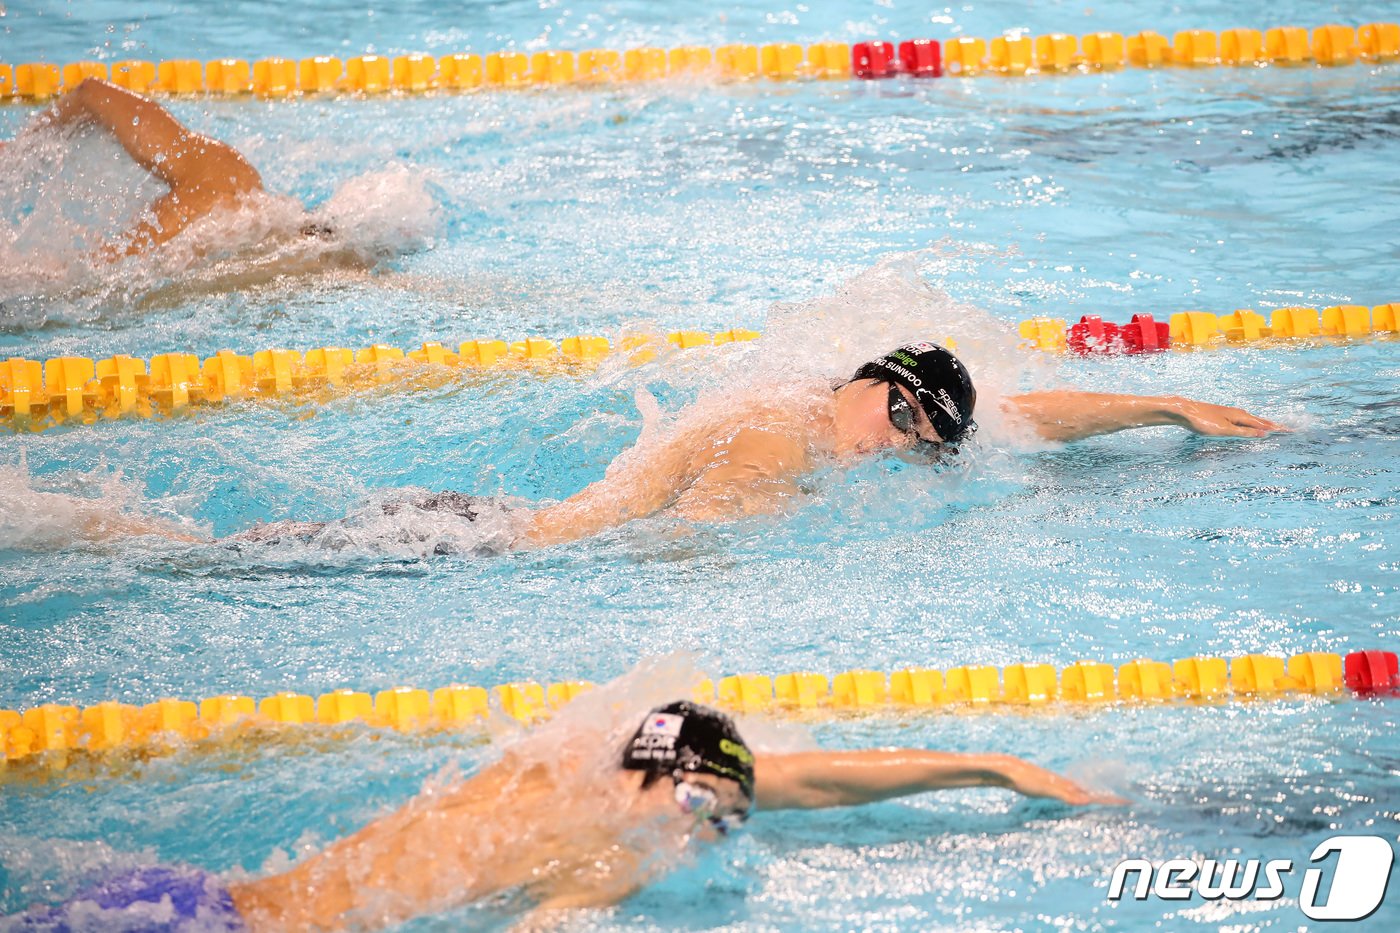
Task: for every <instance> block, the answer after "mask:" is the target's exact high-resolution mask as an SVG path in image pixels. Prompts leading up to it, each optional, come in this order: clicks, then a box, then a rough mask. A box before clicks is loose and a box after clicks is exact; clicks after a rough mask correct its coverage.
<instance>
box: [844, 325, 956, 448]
mask: <svg viewBox="0 0 1400 933" xmlns="http://www.w3.org/2000/svg"><path fill="white" fill-rule="evenodd" d="M861 380H875V381H876V382H878V383H881V384H884V385H885V386H888V389H887V390H886V396H885V402H884V404H885V407H886V411H885V416H886V417H887V418H888V419H889V423H890V425H891V426H892V427H893V428H894V429H895V430H896V431H898V432H899V433H901V434H906V435H909V436H911V437H913V438H915V439H917V440H918V441H919V442H921V443H923V444H928V443H930V442H931V443H933V444H956V443H957V442H958V441H960V440H963V439H964V438H966V437H968V436H969V435H970V434H972V432H974V431H976V430H977V423H976V422H975V421H973V420H972V410H973V408H974V407H976V405H977V390H976V389H975V388H974V387H973V385H972V376H971V375H969V374H968V371H967V367H966V366H964V365H963V364H962V361H961V360H959V359H958V358H957V357H956V356H954V355H953V354H951V353H949V352H948V351H947V350H945V349H944V348H943V347H940V346H938V345H937V344H932V343H909V344H905V345H904V346H902V347H899V348H897V349H895V350H893V351H891V352H889V353H887V354H885V355H884V356H882V357H880V358H879V359H875V360H871V361H870V362H869V363H866V364H865V365H864V366H862V367H860V369H858V370H856V374H855V376H853V377H852V379H851V381H852V383H857V382H860V381H861ZM867 385H868V384H867ZM877 391H878V390H877ZM915 406H917V409H916V408H915ZM916 410H917V412H919V413H922V415H923V418H922V419H920V418H919V416H918V414H916ZM925 420H926V422H927V427H924V426H923V424H922V422H923V421H925ZM921 428H924V429H923V430H920V429H921ZM927 428H932V430H933V432H934V433H935V434H936V437H930V436H928V433H927Z"/></svg>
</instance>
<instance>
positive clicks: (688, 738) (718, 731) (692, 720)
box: [622, 700, 753, 801]
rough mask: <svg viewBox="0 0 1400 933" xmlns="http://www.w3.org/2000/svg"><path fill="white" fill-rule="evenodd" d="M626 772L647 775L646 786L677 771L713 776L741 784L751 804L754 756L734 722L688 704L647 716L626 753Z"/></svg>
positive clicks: (673, 705) (681, 702)
mask: <svg viewBox="0 0 1400 933" xmlns="http://www.w3.org/2000/svg"><path fill="white" fill-rule="evenodd" d="M622 768H623V770H626V771H646V772H648V774H647V779H646V782H645V783H644V784H643V785H642V786H644V787H645V786H646V785H647V784H651V783H652V782H654V781H656V780H657V779H658V778H661V777H666V776H670V775H673V774H674V773H675V772H677V771H692V772H700V773H703V774H713V775H714V776H715V777H722V778H729V779H730V780H731V781H738V782H739V786H740V787H741V788H743V791H744V795H745V796H746V797H748V798H749V800H751V801H752V800H753V752H751V751H749V747H748V746H747V745H745V744H744V740H743V739H741V738H739V730H738V729H735V728H734V720H732V719H730V718H729V717H728V716H726V715H724V714H723V713H721V712H719V711H718V710H713V709H710V708H709V707H708V706H701V705H699V704H698V703H691V702H689V701H687V700H678V701H676V702H675V703H668V704H667V705H666V706H658V707H657V708H656V709H654V710H652V711H651V712H650V713H648V714H647V718H646V720H645V721H644V722H643V723H642V725H641V728H639V729H638V730H637V731H636V733H635V734H633V736H632V739H631V741H629V742H628V743H627V748H626V749H625V750H624V751H623V753H622Z"/></svg>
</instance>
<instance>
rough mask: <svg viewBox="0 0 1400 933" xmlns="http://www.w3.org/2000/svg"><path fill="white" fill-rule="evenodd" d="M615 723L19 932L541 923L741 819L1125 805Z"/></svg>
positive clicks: (1000, 766)
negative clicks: (258, 868) (1025, 805)
mask: <svg viewBox="0 0 1400 933" xmlns="http://www.w3.org/2000/svg"><path fill="white" fill-rule="evenodd" d="M611 702H613V701H609V703H611ZM628 715H629V714H628V713H626V712H619V713H618V714H617V718H616V720H613V719H612V717H610V715H609V714H608V713H604V712H601V711H600V710H594V711H592V712H591V713H590V714H589V715H587V716H583V717H577V718H574V719H573V720H571V721H570V722H569V723H568V724H567V728H568V730H569V736H570V739H569V740H568V741H566V742H563V743H562V744H560V743H559V741H558V740H559V738H560V736H559V735H554V736H552V737H549V736H546V737H543V738H545V741H543V742H541V743H540V744H539V745H537V746H535V748H534V752H532V753H523V752H522V751H521V748H522V746H520V745H516V746H515V747H514V748H511V749H507V750H506V751H505V753H504V754H503V755H502V757H500V758H499V759H498V760H497V761H495V762H491V763H487V764H484V765H483V766H482V767H481V768H480V770H479V771H478V772H477V773H476V774H475V775H473V776H472V777H470V778H468V779H467V780H465V781H462V782H460V783H457V784H455V785H447V786H445V785H439V784H431V785H430V786H429V787H428V788H427V789H426V790H425V791H424V792H423V793H422V794H420V795H419V796H417V797H415V798H413V799H412V800H409V801H407V802H406V803H405V804H404V805H403V806H402V807H401V808H400V809H399V810H397V811H395V812H393V813H387V814H383V815H381V816H379V817H378V818H376V819H375V820H373V821H372V822H370V823H369V824H368V825H366V826H363V827H361V828H360V829H359V830H358V831H357V832H355V833H353V834H352V835H349V836H346V837H345V838H344V839H341V840H340V841H338V842H334V843H332V844H330V845H329V846H328V847H326V848H325V849H324V850H323V851H321V852H320V853H317V854H314V855H309V856H307V857H306V858H303V859H300V860H299V861H298V862H297V864H296V865H294V866H292V867H291V868H289V869H286V870H283V871H278V872H275V873H273V874H270V875H267V876H265V877H262V878H248V877H246V876H242V877H238V878H228V879H221V878H218V877H216V876H213V875H210V874H207V873H205V872H203V871H201V870H199V869H195V868H189V867H152V868H145V869H138V870H136V871H131V870H129V869H128V870H127V871H125V872H123V873H121V874H119V875H118V876H117V877H115V878H113V879H109V880H108V881H107V882H106V883H105V884H103V885H101V886H99V887H97V888H94V889H89V890H88V891H85V892H83V893H80V894H79V895H77V896H76V897H74V898H73V899H71V900H70V901H68V902H66V903H64V904H56V905H52V906H45V907H37V908H34V909H33V910H31V911H30V912H29V913H27V914H26V915H24V917H23V919H22V920H21V926H20V928H21V929H30V928H33V929H61V928H66V927H64V924H68V925H70V926H73V927H74V928H77V926H78V925H79V923H81V922H82V921H84V920H86V919H90V918H92V917H93V916H94V915H95V912H97V911H106V913H101V914H97V915H98V916H100V917H101V918H102V920H103V921H104V922H99V923H95V924H94V923H89V924H87V926H85V927H83V928H84V929H86V928H89V927H90V928H94V929H96V928H101V929H114V928H117V927H120V928H121V929H124V930H156V929H159V930H162V931H172V930H180V931H186V930H194V929H198V930H227V931H232V930H240V931H243V933H272V931H284V930H313V929H314V930H332V929H345V928H348V927H353V928H354V929H361V930H371V929H379V928H383V927H387V926H391V925H394V924H399V923H403V922H404V921H407V920H410V919H412V918H414V917H416V916H419V915H421V914H425V913H441V912H443V911H445V910H450V909H452V908H454V907H457V906H460V905H463V904H466V903H470V902H472V901H481V900H486V901H491V900H493V899H495V900H496V902H497V903H498V904H500V903H502V900H501V896H502V895H503V894H506V893H513V895H515V897H512V898H511V899H510V900H509V901H508V903H521V902H523V903H526V904H530V905H532V906H533V907H534V909H536V910H537V911H540V912H548V911H557V910H563V909H568V908H578V907H601V906H606V905H609V904H613V903H616V902H618V901H620V900H623V899H624V898H626V897H628V896H630V895H631V894H632V893H634V892H635V891H637V890H638V889H639V888H640V887H642V886H643V885H645V884H647V883H648V882H649V881H651V880H653V879H655V878H656V877H657V876H658V875H659V874H660V873H661V872H662V871H664V870H665V869H666V868H667V867H668V865H669V864H673V861H672V860H671V859H670V857H671V856H672V855H674V854H675V853H678V852H681V851H684V850H685V849H687V848H689V847H690V846H691V845H692V843H704V842H707V841H717V838H718V836H719V835H722V834H723V833H724V832H726V831H728V830H732V829H735V828H736V827H738V826H739V825H740V824H741V823H742V822H743V819H744V818H745V817H747V816H748V814H749V813H750V811H751V810H758V811H763V810H812V809H820V808H825V807H845V806H856V805H859V804H865V803H873V802H875V801H879V800H888V799H891V798H895V797H904V796H908V795H910V794H918V793H924V792H926V791H936V790H941V789H947V788H956V787H987V788H1001V789H1005V790H1011V791H1015V792H1018V793H1021V794H1025V795H1027V796H1032V797H1045V798H1050V799H1054V800H1059V801H1063V802H1064V803H1067V804H1072V805H1081V806H1082V805H1086V804H1094V803H1110V804H1111V803H1122V802H1124V801H1122V800H1120V799H1119V798H1116V797H1114V796H1112V795H1110V794H1103V793H1095V792H1092V791H1090V790H1088V789H1086V788H1084V787H1081V786H1080V785H1078V784H1077V783H1075V782H1074V781H1072V780H1070V779H1068V778H1064V777H1061V776H1060V775H1058V774H1055V773H1053V772H1050V771H1047V770H1045V769H1044V768H1040V767H1037V766H1036V765H1033V764H1031V763H1030V762H1027V761H1023V760H1021V759H1019V758H1015V757H1012V756H1010V755H1003V754H995V753H993V754H976V753H957V752H938V751H930V750H925V749H917V748H880V749H842V750H832V751H827V750H823V749H818V748H812V749H809V750H806V751H799V752H787V753H784V752H776V751H763V752H757V751H754V750H752V749H751V748H750V746H749V745H748V744H747V743H746V742H745V741H744V740H743V738H742V737H741V736H740V735H739V732H738V730H737V729H736V728H735V725H734V723H733V721H731V720H730V718H729V717H728V716H726V715H724V714H723V713H721V712H719V711H717V710H714V709H711V708H708V707H706V706H702V705H700V704H698V703H692V702H690V701H686V700H680V701H676V702H673V703H668V704H666V705H663V706H659V707H657V708H655V709H653V710H651V711H650V712H649V713H647V714H646V716H645V717H644V718H642V721H641V724H640V727H639V728H638V729H637V730H636V731H635V732H634V733H633V734H632V736H631V738H629V739H627V740H626V744H625V745H623V746H622V748H621V758H620V760H619V759H618V758H615V757H613V756H614V755H615V754H616V753H617V750H618V746H617V745H616V744H614V742H615V739H613V738H612V736H615V735H617V732H615V731H614V729H615V728H617V727H622V726H626V725H630V723H628V722H627V720H626V719H623V718H621V717H624V716H628ZM600 720H601V721H600ZM543 728H550V727H549V726H545V727H543ZM624 734H625V733H624ZM527 747H528V746H527ZM541 756H543V757H541ZM639 772H640V773H639ZM668 778H669V780H667V779H668ZM678 805H679V808H678ZM1042 817H1043V814H1036V818H1042ZM921 832H923V831H921ZM162 905H164V906H162ZM158 909H159V910H160V911H161V912H160V913H159V914H157V913H155V911H157V910H158ZM153 918H154V919H153ZM25 922H27V923H28V924H29V925H28V926H25V925H23V924H24V923H25Z"/></svg>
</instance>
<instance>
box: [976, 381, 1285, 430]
mask: <svg viewBox="0 0 1400 933" xmlns="http://www.w3.org/2000/svg"><path fill="white" fill-rule="evenodd" d="M1003 407H1004V408H1005V410H1006V411H1007V412H1008V413H1009V414H1011V415H1012V417H1013V418H1017V419H1020V420H1022V421H1024V422H1026V423H1028V424H1029V425H1030V426H1031V427H1032V428H1034V429H1035V431H1036V433H1038V434H1039V435H1040V436H1041V437H1043V438H1045V439H1046V440H1051V441H1077V440H1081V439H1082V438H1086V437H1093V436H1094V435H1096V434H1112V433H1113V432H1115V431H1124V430H1127V429H1129V428H1147V427H1155V426H1159V425H1177V426H1179V427H1183V428H1186V429H1187V430H1188V431H1194V432H1196V433H1197V434H1207V435H1212V436H1218V437H1263V436H1264V435H1266V434H1269V433H1270V432H1272V431H1287V430H1288V428H1286V427H1285V426H1283V425H1281V424H1278V423H1277V422H1274V421H1269V420H1268V419H1267V418H1260V417H1258V416H1257V415H1251V414H1250V413H1249V412H1247V411H1245V410H1244V409H1242V408H1230V407H1228V406H1226V405H1212V404H1210V403H1209V402H1198V401H1195V400H1193V399H1189V398H1182V397H1181V396H1179V395H1160V396H1158V395H1116V394H1111V393H1104V392H1074V391H1055V392H1031V393H1028V394H1026V395H1013V396H1011V397H1010V398H1008V399H1007V400H1006V401H1005V403H1003Z"/></svg>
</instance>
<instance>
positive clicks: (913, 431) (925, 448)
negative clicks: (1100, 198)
mask: <svg viewBox="0 0 1400 933" xmlns="http://www.w3.org/2000/svg"><path fill="white" fill-rule="evenodd" d="M889 387H890V398H889V406H890V425H891V426H892V427H893V428H894V429H895V430H896V431H898V432H899V433H900V434H904V435H907V436H908V437H910V438H911V439H912V440H913V441H914V451H915V452H916V453H920V454H925V455H928V456H934V455H936V454H938V453H939V452H940V451H941V450H942V448H943V445H942V444H941V443H939V442H937V441H930V440H927V439H926V438H923V437H920V436H919V431H918V429H917V428H915V427H914V406H913V405H910V404H909V400H908V399H907V398H905V397H904V393H903V392H901V391H899V386H897V385H895V384H894V383H893V382H891V383H889Z"/></svg>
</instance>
